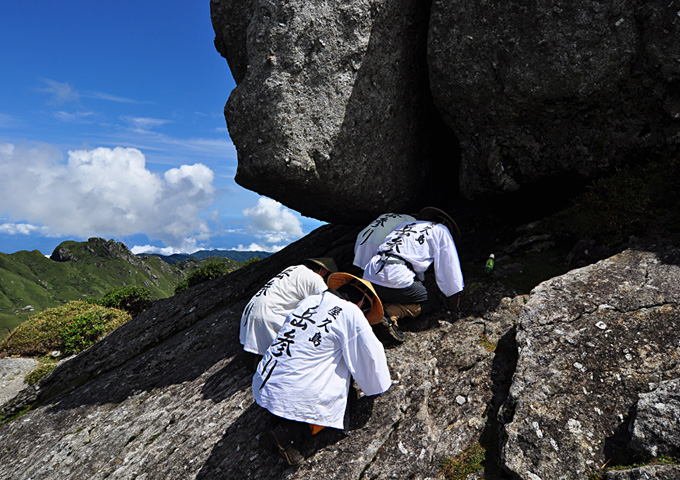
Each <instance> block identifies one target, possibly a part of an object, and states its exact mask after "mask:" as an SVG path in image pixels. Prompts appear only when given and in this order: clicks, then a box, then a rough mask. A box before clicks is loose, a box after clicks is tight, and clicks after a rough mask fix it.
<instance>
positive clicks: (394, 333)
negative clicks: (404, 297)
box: [382, 317, 406, 343]
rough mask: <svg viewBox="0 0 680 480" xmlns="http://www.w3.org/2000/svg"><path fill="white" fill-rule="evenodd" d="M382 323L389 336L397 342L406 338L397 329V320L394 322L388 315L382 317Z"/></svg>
mask: <svg viewBox="0 0 680 480" xmlns="http://www.w3.org/2000/svg"><path fill="white" fill-rule="evenodd" d="M382 324H383V325H384V326H385V328H386V329H387V333H389V334H390V337H392V338H393V339H395V340H396V341H397V342H399V343H403V341H404V340H405V339H406V336H405V335H404V334H403V333H402V332H401V331H399V327H397V322H395V321H394V320H392V319H391V318H389V317H383V319H382Z"/></svg>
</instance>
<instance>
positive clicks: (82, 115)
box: [53, 110, 94, 123]
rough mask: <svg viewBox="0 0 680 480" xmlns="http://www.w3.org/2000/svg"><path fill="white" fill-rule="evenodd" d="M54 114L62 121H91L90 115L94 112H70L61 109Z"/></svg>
mask: <svg viewBox="0 0 680 480" xmlns="http://www.w3.org/2000/svg"><path fill="white" fill-rule="evenodd" d="M53 115H54V117H55V118H56V119H57V120H61V121H62V122H68V123H90V117H92V116H93V115H94V113H93V112H76V113H69V112H64V111H63V110H60V111H58V112H54V114H53Z"/></svg>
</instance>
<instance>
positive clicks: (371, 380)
mask: <svg viewBox="0 0 680 480" xmlns="http://www.w3.org/2000/svg"><path fill="white" fill-rule="evenodd" d="M352 310H353V311H351V312H347V314H348V315H351V316H353V317H354V318H353V321H350V322H349V325H350V327H349V328H350V329H352V331H349V332H347V338H346V341H345V342H344V344H343V352H342V354H343V357H344V359H345V362H346V363H347V367H348V369H349V371H350V373H351V374H352V377H354V380H355V381H356V382H357V384H358V385H359V387H360V388H361V390H363V392H364V393H365V394H366V395H378V394H379V393H383V392H386V391H387V390H388V389H389V388H390V385H392V379H391V378H390V370H389V367H388V366H387V358H386V357H385V349H384V348H383V345H382V343H380V340H378V338H377V337H376V336H375V333H373V329H372V328H371V326H370V325H369V324H368V321H367V320H366V318H365V317H364V315H363V314H362V313H361V311H360V310H359V309H358V308H357V309H356V311H354V309H352Z"/></svg>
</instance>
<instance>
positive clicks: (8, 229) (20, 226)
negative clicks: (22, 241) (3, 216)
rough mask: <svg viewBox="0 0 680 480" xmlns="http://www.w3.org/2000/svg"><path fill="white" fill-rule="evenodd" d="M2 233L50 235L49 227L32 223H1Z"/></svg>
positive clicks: (0, 229)
mask: <svg viewBox="0 0 680 480" xmlns="http://www.w3.org/2000/svg"><path fill="white" fill-rule="evenodd" d="M0 233H2V234H5V235H34V234H40V235H43V236H49V235H50V231H49V228H47V227H41V226H37V225H31V224H30V223H3V224H0Z"/></svg>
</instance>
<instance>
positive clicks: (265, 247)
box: [234, 243, 285, 253]
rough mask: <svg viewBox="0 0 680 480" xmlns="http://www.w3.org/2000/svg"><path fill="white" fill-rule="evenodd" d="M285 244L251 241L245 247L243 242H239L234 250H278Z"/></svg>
mask: <svg viewBox="0 0 680 480" xmlns="http://www.w3.org/2000/svg"><path fill="white" fill-rule="evenodd" d="M284 247H285V245H271V246H269V245H260V244H259V243H251V244H250V245H248V246H247V247H246V246H244V245H243V244H239V246H238V247H236V248H235V249H234V250H236V251H238V252H272V253H274V252H278V251H279V250H281V249H283V248H284Z"/></svg>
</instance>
